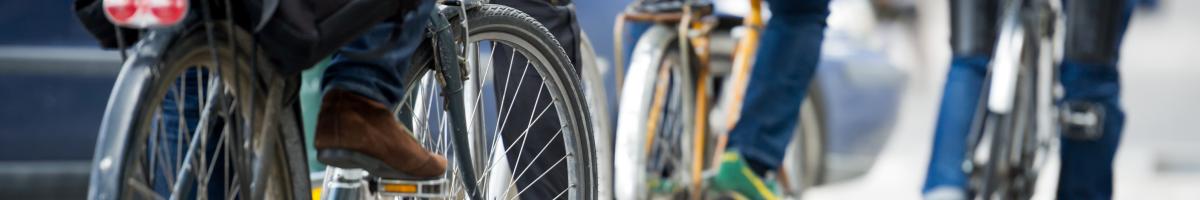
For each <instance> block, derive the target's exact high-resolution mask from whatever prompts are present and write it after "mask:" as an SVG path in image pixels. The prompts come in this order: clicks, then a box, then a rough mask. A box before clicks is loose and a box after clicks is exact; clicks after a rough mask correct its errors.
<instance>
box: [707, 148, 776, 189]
mask: <svg viewBox="0 0 1200 200" xmlns="http://www.w3.org/2000/svg"><path fill="white" fill-rule="evenodd" d="M718 167H719V168H718V169H717V170H718V171H717V175H716V176H715V177H713V178H712V186H713V189H715V190H717V191H719V192H730V193H735V194H736V196H741V197H745V198H747V199H768V200H773V199H779V193H778V192H777V188H778V187H777V186H776V184H775V183H774V182H765V181H763V179H762V178H761V177H758V175H757V174H754V171H752V170H750V166H749V164H747V163H746V160H744V159H742V156H741V154H739V153H738V152H737V151H728V152H725V154H724V155H722V156H721V166H718Z"/></svg>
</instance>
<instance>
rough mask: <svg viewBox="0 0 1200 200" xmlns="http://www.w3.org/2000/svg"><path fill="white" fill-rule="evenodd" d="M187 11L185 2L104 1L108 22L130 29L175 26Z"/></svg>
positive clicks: (145, 0) (175, 0) (174, 0)
mask: <svg viewBox="0 0 1200 200" xmlns="http://www.w3.org/2000/svg"><path fill="white" fill-rule="evenodd" d="M187 10H188V1H187V0H104V14H105V15H108V18H109V21H112V22H113V23H114V24H117V25H120V26H123V27H130V28H146V27H161V26H171V25H175V24H176V23H179V22H180V21H182V20H183V18H184V16H187Z"/></svg>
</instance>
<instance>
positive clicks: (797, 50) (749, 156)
mask: <svg viewBox="0 0 1200 200" xmlns="http://www.w3.org/2000/svg"><path fill="white" fill-rule="evenodd" d="M767 2H768V3H769V8H768V9H770V11H771V19H770V20H769V21H767V25H766V30H765V32H764V33H763V35H762V41H761V42H760V43H759V44H760V45H761V46H759V47H758V50H757V51H756V52H757V53H758V54H757V55H755V56H756V57H755V62H754V66H753V68H752V69H753V72H751V73H752V74H751V75H750V83H749V86H748V87H747V89H746V96H745V101H744V102H743V104H742V110H741V119H740V120H738V122H737V123H736V124H735V125H734V128H733V130H732V131H731V132H730V133H729V143H728V144H727V145H728V148H729V150H728V151H727V152H725V153H724V155H722V158H721V159H722V161H721V164H720V166H719V168H718V174H717V176H716V177H714V180H713V182H712V185H713V187H714V188H715V189H717V190H720V191H727V192H733V193H737V194H739V195H741V196H744V197H748V198H751V199H778V197H777V194H778V193H777V192H776V191H777V189H776V187H774V186H773V184H769V183H766V182H764V181H763V178H762V177H764V175H766V174H767V173H769V172H770V171H774V170H775V169H778V168H779V166H780V163H782V161H783V156H784V152H785V151H786V149H787V145H788V142H789V141H791V137H792V133H793V132H792V130H793V129H794V128H795V127H796V121H797V119H798V118H799V116H798V113H799V110H800V103H801V102H802V101H803V99H804V95H805V94H806V93H807V90H808V84H809V82H810V80H811V79H812V76H813V73H814V72H815V71H816V68H817V61H818V60H819V58H820V56H821V41H822V39H823V38H824V31H825V26H826V24H825V18H826V17H827V16H828V15H829V0H768V1H767Z"/></svg>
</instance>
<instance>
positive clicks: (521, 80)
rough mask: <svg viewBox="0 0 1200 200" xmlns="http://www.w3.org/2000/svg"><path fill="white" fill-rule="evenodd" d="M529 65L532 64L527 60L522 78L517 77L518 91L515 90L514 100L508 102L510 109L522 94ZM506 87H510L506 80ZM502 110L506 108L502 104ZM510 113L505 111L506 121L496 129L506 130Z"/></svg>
mask: <svg viewBox="0 0 1200 200" xmlns="http://www.w3.org/2000/svg"><path fill="white" fill-rule="evenodd" d="M529 65H530V64H529V62H525V70H522V71H521V78H520V79H517V89H516V91H513V99H512V101H509V103H508V109H510V110H511V109H512V107H513V104H516V103H517V100H516V99H517V96H519V95H521V85H524V84H525V81H523V80H525V72H528V71H529ZM504 87H505V88H507V87H508V82H505V83H504ZM504 92H505V93H508V91H507V90H505V91H504ZM501 99H503V98H501ZM500 110H504V107H503V106H501V107H500ZM509 115H512V111H509V112H504V117H503V119H504V120H503V121H504V123H501V124H500V128H497V129H496V131H501V130H504V126H505V125H508V116H509ZM496 120H501V119H496ZM497 123H500V122H497Z"/></svg>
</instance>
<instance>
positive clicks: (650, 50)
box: [613, 26, 700, 199]
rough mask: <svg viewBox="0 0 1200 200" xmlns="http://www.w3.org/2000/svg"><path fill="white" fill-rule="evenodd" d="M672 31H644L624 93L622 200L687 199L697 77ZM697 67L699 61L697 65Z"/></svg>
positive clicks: (618, 189) (618, 156)
mask: <svg viewBox="0 0 1200 200" xmlns="http://www.w3.org/2000/svg"><path fill="white" fill-rule="evenodd" d="M673 34H674V32H673V31H671V30H670V29H669V28H665V27H661V26H656V27H653V28H651V29H649V30H647V31H646V33H645V34H644V35H643V37H642V39H640V40H639V42H638V43H639V44H638V45H637V47H636V49H635V50H634V52H635V53H634V54H635V56H634V57H633V58H632V60H631V62H630V63H631V66H630V68H629V73H628V74H629V77H627V78H626V79H625V83H624V85H625V87H626V88H624V89H623V90H622V94H621V103H620V104H619V105H620V109H621V110H620V112H619V115H620V116H619V117H618V122H617V139H616V140H615V141H616V145H615V146H616V147H617V148H614V150H615V153H614V154H613V155H614V159H613V164H614V166H613V170H614V172H613V176H614V177H613V184H614V192H615V195H617V197H618V198H619V199H647V198H651V197H655V196H668V197H683V196H678V195H687V193H686V192H684V191H685V190H688V189H689V188H690V187H687V186H689V185H690V183H691V180H692V179H691V177H690V176H691V175H690V174H691V173H690V172H691V171H690V170H691V167H692V164H693V163H692V158H693V157H692V154H693V153H700V152H692V150H691V148H690V147H691V144H692V142H691V141H692V140H691V138H692V137H693V131H692V125H693V124H694V123H693V120H694V119H693V117H692V116H694V114H693V113H694V110H693V109H694V106H693V105H694V104H693V102H694V99H695V92H694V87H695V86H694V85H695V82H694V77H693V75H692V74H691V73H690V71H689V68H688V67H687V66H683V65H682V62H681V61H682V60H681V55H680V54H679V50H678V48H676V47H677V46H678V45H677V44H678V43H676V42H675V39H674V37H673V36H671V35H673ZM693 63H695V61H694V60H693Z"/></svg>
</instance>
